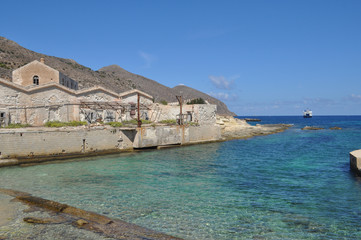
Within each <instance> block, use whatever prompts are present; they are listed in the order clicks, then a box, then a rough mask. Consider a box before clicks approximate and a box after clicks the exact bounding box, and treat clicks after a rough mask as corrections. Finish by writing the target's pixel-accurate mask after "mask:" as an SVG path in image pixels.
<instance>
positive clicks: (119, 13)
mask: <svg viewBox="0 0 361 240" xmlns="http://www.w3.org/2000/svg"><path fill="white" fill-rule="evenodd" d="M1 7H2V8H3V9H6V11H2V14H1V15H0V22H1V23H0V35H1V36H3V37H6V38H8V39H11V40H13V41H15V42H17V43H19V44H20V45H22V46H24V47H26V48H28V49H30V50H33V51H36V52H40V53H44V54H47V55H52V56H57V57H63V58H71V59H74V60H75V61H77V62H78V63H80V64H83V65H85V66H88V67H90V68H92V69H94V70H97V69H99V68H101V67H103V66H107V65H111V64H117V65H119V66H121V67H122V68H124V69H126V70H128V71H130V72H133V73H137V74H140V75H143V76H145V77H148V78H150V79H153V80H156V81H158V82H160V83H162V84H164V85H166V86H168V87H174V86H176V85H179V84H185V85H187V86H190V87H192V88H195V89H198V90H200V91H203V92H205V93H208V94H210V95H212V96H215V97H217V98H219V99H220V100H222V101H224V102H225V103H226V104H227V106H228V107H229V108H230V110H232V111H234V112H235V113H237V114H238V115H248V116H252V115H253V116H257V115H300V114H302V111H303V110H304V109H305V108H311V109H312V110H313V112H314V115H361V1H360V0H345V1H341V0H336V1H333V0H292V1H290V0H287V1H286V0H284V1H280V0H247V1H246V0H244V1H242V0H237V1H230V0H226V1H188V0H183V1H171V0H168V1H157V0H152V1H150V0H147V1H120V0H119V1H115V0H114V1H110V0H108V1H89V0H88V1H81V0H79V1H67V0H62V1H36V0H34V1H5V2H2V3H1Z"/></svg>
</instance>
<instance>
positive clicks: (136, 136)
mask: <svg viewBox="0 0 361 240" xmlns="http://www.w3.org/2000/svg"><path fill="white" fill-rule="evenodd" d="M220 139H221V133H220V128H219V127H218V126H215V125H213V126H210V125H203V126H154V127H153V126H146V127H141V128H112V127H109V126H99V127H93V128H84V127H74V128H58V129H49V128H23V129H1V130H0V142H1V144H0V166H10V165H18V164H26V163H36V162H42V161H50V160H56V159H64V158H72V157H84V156H90V155H97V154H103V153H116V152H122V151H131V150H133V149H141V148H149V147H161V146H169V145H187V144H195V143H200V142H210V141H218V140H220Z"/></svg>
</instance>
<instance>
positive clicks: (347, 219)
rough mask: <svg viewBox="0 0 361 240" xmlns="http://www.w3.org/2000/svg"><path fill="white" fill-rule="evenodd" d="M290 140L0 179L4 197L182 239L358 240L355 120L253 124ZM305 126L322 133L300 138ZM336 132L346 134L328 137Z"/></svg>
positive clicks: (9, 173)
mask: <svg viewBox="0 0 361 240" xmlns="http://www.w3.org/2000/svg"><path fill="white" fill-rule="evenodd" d="M259 118H261V119H262V122H261V123H293V124H295V126H294V127H292V128H291V129H289V130H287V131H286V132H283V133H279V134H275V135H269V136H261V137H255V138H252V139H247V140H233V141H228V142H222V143H212V144H203V145H195V146H188V147H180V148H172V149H163V150H156V151H145V152H137V153H127V154H118V155H111V156H106V157H104V156H103V157H98V158H91V159H88V161H76V162H67V163H61V164H47V165H38V166H31V167H11V168H2V169H0V187H2V188H12V189H15V190H21V191H26V192H30V193H32V194H33V195H36V196H40V197H44V198H47V199H52V200H56V201H59V202H62V203H67V204H70V205H73V206H76V207H79V208H83V209H86V210H90V211H95V212H98V213H101V214H105V215H108V216H111V217H116V218H120V219H123V220H125V221H128V222H132V223H135V224H138V225H141V226H144V227H148V228H151V229H154V230H158V231H161V232H164V233H167V234H171V235H174V236H178V237H183V238H185V239H361V230H360V226H361V204H360V203H361V181H360V180H359V178H357V177H355V176H354V174H352V173H351V172H350V170H349V155H348V154H349V152H350V151H352V150H355V149H359V148H361V138H360V136H361V135H360V134H361V117H360V116H351V117H347V116H343V117H341V116H338V117H314V118H312V119H303V118H302V117H259ZM306 125H309V126H310V125H311V126H320V127H324V128H326V129H325V130H320V131H302V130H300V129H301V128H302V127H304V126H306ZM333 126H339V127H342V128H343V129H342V130H338V131H335V130H329V129H328V128H329V127H333Z"/></svg>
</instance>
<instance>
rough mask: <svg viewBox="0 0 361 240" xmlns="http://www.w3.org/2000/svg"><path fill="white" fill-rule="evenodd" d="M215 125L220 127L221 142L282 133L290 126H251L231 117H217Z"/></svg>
mask: <svg viewBox="0 0 361 240" xmlns="http://www.w3.org/2000/svg"><path fill="white" fill-rule="evenodd" d="M217 124H219V125H220V127H221V135H222V139H223V140H230V139H246V138H250V137H254V136H260V135H269V134H273V133H278V132H283V131H285V130H286V129H288V128H290V127H291V126H292V125H290V124H264V125H260V124H257V125H256V126H252V125H249V124H248V123H247V122H246V121H245V120H241V119H237V118H234V117H231V116H218V117H217Z"/></svg>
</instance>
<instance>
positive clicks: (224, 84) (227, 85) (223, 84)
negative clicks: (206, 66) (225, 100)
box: [209, 75, 239, 90]
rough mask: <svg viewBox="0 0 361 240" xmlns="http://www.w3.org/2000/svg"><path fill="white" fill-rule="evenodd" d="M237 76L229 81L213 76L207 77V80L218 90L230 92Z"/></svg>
mask: <svg viewBox="0 0 361 240" xmlns="http://www.w3.org/2000/svg"><path fill="white" fill-rule="evenodd" d="M238 77H239V76H236V78H235V77H234V76H233V77H232V79H231V80H227V79H226V78H225V77H224V76H219V77H217V76H213V75H209V79H210V80H211V82H212V83H213V85H214V86H215V87H216V88H218V89H226V90H230V89H231V88H232V86H233V85H234V80H235V79H237V78H238Z"/></svg>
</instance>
